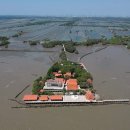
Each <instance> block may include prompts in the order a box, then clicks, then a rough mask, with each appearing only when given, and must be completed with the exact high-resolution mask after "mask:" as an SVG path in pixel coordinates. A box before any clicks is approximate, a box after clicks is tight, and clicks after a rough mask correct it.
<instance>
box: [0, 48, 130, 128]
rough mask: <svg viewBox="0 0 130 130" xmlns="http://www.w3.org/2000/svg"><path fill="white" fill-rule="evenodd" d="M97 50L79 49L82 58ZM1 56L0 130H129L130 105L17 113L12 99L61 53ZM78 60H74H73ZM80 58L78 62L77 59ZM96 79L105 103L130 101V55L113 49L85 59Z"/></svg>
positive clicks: (40, 109)
mask: <svg viewBox="0 0 130 130" xmlns="http://www.w3.org/2000/svg"><path fill="white" fill-rule="evenodd" d="M96 48H97V47H96V46H93V47H89V48H84V47H79V48H78V50H79V52H80V53H79V55H78V56H77V55H74V54H68V56H69V58H70V59H74V60H78V58H79V57H80V56H82V55H83V54H85V53H88V52H90V51H92V50H95V49H96ZM56 51H57V52H51V53H49V52H48V53H47V52H46V53H37V52H28V53H27V52H26V53H25V52H24V53H23V52H0V104H1V105H0V130H9V129H10V130H19V129H20V130H37V129H39V130H41V129H46V130H55V129H57V130H67V129H68V130H72V129H75V130H79V129H87V130H129V129H130V125H129V121H130V105H104V106H85V107H59V108H37V109H36V108H33V109H13V108H11V107H13V106H17V104H16V103H14V102H11V101H9V100H8V99H10V98H14V96H15V95H16V94H17V93H18V92H19V91H21V90H22V89H23V88H24V87H25V86H26V85H28V84H30V83H32V81H33V80H34V79H36V77H38V76H40V75H44V74H45V73H46V72H47V70H48V68H49V67H50V66H51V65H52V61H51V59H50V57H52V58H53V59H57V57H58V54H59V51H58V49H57V50H56ZM73 57H74V58H73ZM76 58H77V59H76ZM82 62H83V63H84V64H85V65H86V67H87V68H88V71H90V72H91V73H92V75H93V77H94V87H95V88H96V90H97V93H99V94H100V96H101V98H103V99H115V98H130V51H129V50H127V49H126V48H125V47H123V46H109V47H107V48H106V49H104V50H102V51H99V52H95V53H93V54H91V55H88V56H86V57H84V58H83V59H82ZM30 90H31V88H29V90H27V91H26V93H30V92H31V91H30Z"/></svg>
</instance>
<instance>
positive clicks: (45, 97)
mask: <svg viewBox="0 0 130 130" xmlns="http://www.w3.org/2000/svg"><path fill="white" fill-rule="evenodd" d="M39 100H40V101H48V96H47V95H41V96H40V97H39Z"/></svg>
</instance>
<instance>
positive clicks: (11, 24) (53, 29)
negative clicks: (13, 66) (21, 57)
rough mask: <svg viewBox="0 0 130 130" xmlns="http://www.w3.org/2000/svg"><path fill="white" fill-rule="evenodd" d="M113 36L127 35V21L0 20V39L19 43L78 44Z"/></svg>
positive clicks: (128, 26) (24, 18) (125, 19)
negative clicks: (56, 41) (68, 42)
mask: <svg viewBox="0 0 130 130" xmlns="http://www.w3.org/2000/svg"><path fill="white" fill-rule="evenodd" d="M20 32H21V33H20ZM17 35H18V36H17ZM115 35H120V36H129V35H130V20H129V18H71V17H70V18H67V17H63V18H59V17H23V18H22V17H20V18H19V17H9V18H8V17H6V18H3V17H2V18H1V17H0V36H7V37H9V38H13V39H14V40H13V41H15V40H16V42H17V41H19V42H21V43H23V41H35V40H39V41H41V40H45V39H49V40H65V41H70V40H72V41H76V42H81V41H86V40H87V39H100V38H107V39H109V38H111V37H113V36H115ZM15 36H16V37H15ZM13 44H14V43H13Z"/></svg>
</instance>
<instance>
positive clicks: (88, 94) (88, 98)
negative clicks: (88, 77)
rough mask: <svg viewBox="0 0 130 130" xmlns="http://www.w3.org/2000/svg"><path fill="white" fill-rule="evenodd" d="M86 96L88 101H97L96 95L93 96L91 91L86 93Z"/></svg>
mask: <svg viewBox="0 0 130 130" xmlns="http://www.w3.org/2000/svg"><path fill="white" fill-rule="evenodd" d="M85 96H86V99H87V100H90V101H92V100H94V99H95V96H94V94H93V93H92V92H91V91H89V90H88V91H87V92H86V95H85Z"/></svg>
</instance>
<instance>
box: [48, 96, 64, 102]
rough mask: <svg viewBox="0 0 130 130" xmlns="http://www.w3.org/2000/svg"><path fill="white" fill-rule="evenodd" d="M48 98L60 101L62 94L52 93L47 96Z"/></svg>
mask: <svg viewBox="0 0 130 130" xmlns="http://www.w3.org/2000/svg"><path fill="white" fill-rule="evenodd" d="M49 99H50V100H51V101H62V100H63V96H62V95H52V96H49Z"/></svg>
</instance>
